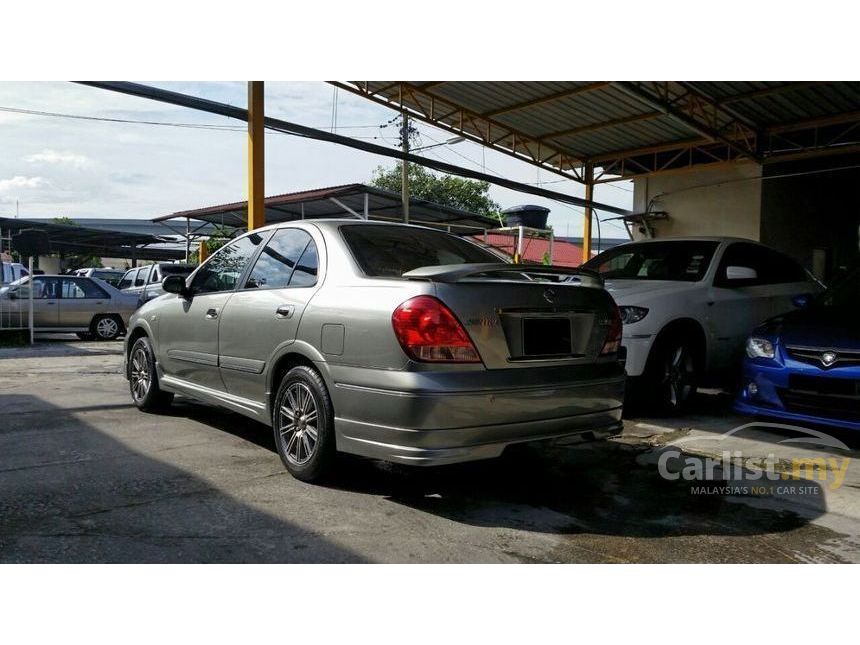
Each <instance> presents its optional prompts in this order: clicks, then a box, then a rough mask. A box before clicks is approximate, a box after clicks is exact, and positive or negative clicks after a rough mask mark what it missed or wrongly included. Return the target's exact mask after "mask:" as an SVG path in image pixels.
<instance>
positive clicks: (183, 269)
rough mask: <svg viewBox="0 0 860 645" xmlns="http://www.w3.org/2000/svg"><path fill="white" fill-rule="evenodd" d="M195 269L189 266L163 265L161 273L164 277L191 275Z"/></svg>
mask: <svg viewBox="0 0 860 645" xmlns="http://www.w3.org/2000/svg"><path fill="white" fill-rule="evenodd" d="M192 271H194V267H192V266H188V265H187V264H162V265H161V273H162V274H164V275H191V272H192Z"/></svg>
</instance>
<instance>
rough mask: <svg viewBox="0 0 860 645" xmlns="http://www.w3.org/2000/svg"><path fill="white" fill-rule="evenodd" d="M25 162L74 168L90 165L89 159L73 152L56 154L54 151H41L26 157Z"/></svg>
mask: <svg viewBox="0 0 860 645" xmlns="http://www.w3.org/2000/svg"><path fill="white" fill-rule="evenodd" d="M26 161H27V162H29V163H36V164H39V163H40V164H51V165H65V166H72V167H74V168H84V167H85V166H88V165H89V164H90V159H89V157H86V156H84V155H79V154H75V153H74V152H58V151H56V150H42V152H37V153H36V154H32V155H29V156H28V157H26Z"/></svg>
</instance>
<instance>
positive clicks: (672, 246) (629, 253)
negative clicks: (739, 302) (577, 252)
mask: <svg viewBox="0 0 860 645" xmlns="http://www.w3.org/2000/svg"><path fill="white" fill-rule="evenodd" d="M717 245H718V243H717V242H695V241H677V242H646V243H643V244H624V245H623V246H619V247H617V248H614V249H609V250H608V251H604V252H603V253H601V254H600V255H598V256H596V257H593V258H591V259H590V260H589V261H588V262H586V263H585V264H584V265H583V267H585V268H586V269H591V270H593V271H597V272H598V273H600V275H601V276H602V277H603V278H604V279H606V280H612V279H613V278H614V279H624V280H674V281H678V282H698V281H699V280H701V279H702V278H704V277H705V273H707V271H708V266H710V264H711V259H712V258H713V257H714V251H716V250H717Z"/></svg>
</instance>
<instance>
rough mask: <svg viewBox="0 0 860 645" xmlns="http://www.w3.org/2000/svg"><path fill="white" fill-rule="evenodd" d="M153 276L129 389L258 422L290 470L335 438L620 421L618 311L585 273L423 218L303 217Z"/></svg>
mask: <svg viewBox="0 0 860 645" xmlns="http://www.w3.org/2000/svg"><path fill="white" fill-rule="evenodd" d="M163 288H164V290H165V291H167V292H168V293H167V294H166V295H165V296H162V297H160V298H157V299H156V300H153V301H151V302H149V303H147V304H145V305H143V306H142V307H141V308H140V309H139V310H138V311H137V312H136V313H135V314H134V315H133V316H132V318H131V323H130V327H129V334H128V336H127V338H126V357H127V363H126V365H127V369H126V374H127V377H128V379H129V383H130V389H131V396H132V399H133V401H134V403H135V404H136V405H137V406H138V407H139V408H141V409H143V410H155V409H158V408H160V407H163V406H165V405H167V404H169V403H170V401H171V400H172V398H173V395H174V394H175V393H178V394H183V395H186V396H190V397H193V398H196V399H199V400H202V401H206V402H209V403H213V404H216V405H219V406H222V407H224V408H228V409H230V410H233V411H235V412H238V413H240V414H243V415H246V416H248V417H250V418H253V419H257V420H259V421H262V422H264V423H266V424H268V425H271V426H272V427H273V429H274V436H275V441H276V444H277V447H278V451H279V453H280V456H281V459H282V461H283V462H284V464H285V466H286V468H287V469H288V470H289V471H290V472H291V473H292V474H293V475H294V476H296V477H298V478H300V479H305V480H313V479H316V478H318V477H321V476H322V475H324V473H325V471H326V469H328V468H329V467H330V466H331V465H332V463H333V459H332V458H333V455H334V453H335V452H336V451H343V452H348V453H353V454H357V455H363V456H367V457H374V458H379V459H385V460H390V461H395V462H400V463H405V464H416V465H435V464H448V463H453V462H461V461H468V460H474V459H485V458H491V457H497V456H499V455H500V454H501V453H502V451H503V450H505V448H506V447H508V446H510V445H512V444H518V443H523V442H529V441H535V440H561V439H565V440H566V439H568V438H570V437H571V436H572V435H581V434H583V433H594V432H611V431H615V430H617V429H619V428H620V425H621V403H622V399H623V388H624V370H623V367H622V365H621V364H620V362H619V357H618V349H619V346H620V340H621V320H620V317H619V315H618V310H617V308H616V306H615V303H614V302H613V300H612V298H611V297H610V295H609V294H608V293H607V291H606V290H605V289H604V288H603V284H602V281H601V280H600V278H599V277H598V276H597V275H596V274H592V273H590V272H588V271H580V270H576V269H562V268H554V267H544V266H524V265H512V264H505V263H501V262H500V260H499V257H498V256H496V255H494V254H492V253H490V252H489V251H487V250H485V249H484V248H482V247H480V246H479V245H477V244H475V243H473V242H471V241H468V240H466V239H463V238H459V237H456V236H453V235H450V234H448V233H444V232H441V231H437V230H433V229H428V228H421V227H416V226H406V225H399V224H386V223H380V222H367V221H361V220H320V221H307V220H306V221H303V222H293V223H289V224H282V225H277V226H270V227H266V228H263V229H259V230H256V231H254V232H252V233H248V234H246V235H244V236H242V237H239V238H237V239H236V240H234V241H232V242H231V243H230V244H228V245H227V246H225V247H223V248H222V249H220V250H219V251H218V252H217V253H215V254H214V255H213V256H212V257H211V258H209V260H208V261H207V262H206V263H205V264H203V265H202V266H200V267H199V268H198V269H197V270H196V271H195V272H194V273H193V274H192V275H191V276H189V277H188V278H187V279H185V278H183V277H180V276H170V277H168V278H167V279H166V280H165V281H164V283H163Z"/></svg>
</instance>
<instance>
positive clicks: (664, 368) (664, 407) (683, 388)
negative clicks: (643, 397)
mask: <svg viewBox="0 0 860 645" xmlns="http://www.w3.org/2000/svg"><path fill="white" fill-rule="evenodd" d="M698 382H699V369H698V365H697V362H696V354H695V346H694V344H693V342H692V341H691V340H690V339H689V338H688V337H686V336H675V337H670V338H665V339H661V340H660V341H659V342H658V343H657V344H656V345H655V347H654V350H653V351H652V353H651V356H650V357H649V359H648V366H647V368H646V374H645V383H646V386H647V387H648V389H649V390H650V396H649V397H648V400H649V402H650V403H651V404H652V407H653V408H654V410H655V411H656V412H660V413H664V414H676V413H679V412H681V411H683V410H685V409H686V408H687V407H688V406H689V405H690V403H691V402H692V400H693V397H695V395H696V389H697V387H698Z"/></svg>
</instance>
